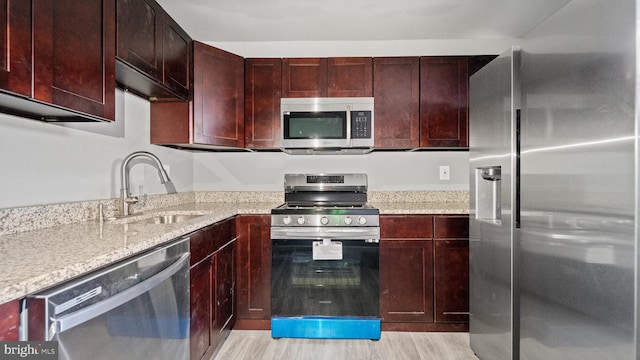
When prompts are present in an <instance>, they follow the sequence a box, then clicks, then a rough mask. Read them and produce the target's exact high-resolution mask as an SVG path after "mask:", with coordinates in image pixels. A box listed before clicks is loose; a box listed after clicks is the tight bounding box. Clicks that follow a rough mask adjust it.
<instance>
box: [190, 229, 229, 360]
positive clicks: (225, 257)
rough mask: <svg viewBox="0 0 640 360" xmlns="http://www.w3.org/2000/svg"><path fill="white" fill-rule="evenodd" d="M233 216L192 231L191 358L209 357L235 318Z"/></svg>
mask: <svg viewBox="0 0 640 360" xmlns="http://www.w3.org/2000/svg"><path fill="white" fill-rule="evenodd" d="M234 237H235V219H233V218H230V219H227V220H224V221H222V222H219V223H216V224H213V225H211V226H208V227H206V228H204V229H202V230H199V231H196V232H195V233H193V234H191V241H190V243H191V268H190V278H191V286H190V304H191V324H190V330H191V339H190V342H191V343H190V350H191V359H192V360H194V359H209V358H211V356H212V355H213V354H214V353H215V351H216V349H217V348H218V347H219V345H220V344H221V343H222V341H223V340H224V339H225V338H226V336H227V335H228V333H229V332H230V331H231V327H232V326H233V321H234V320H235V319H234V308H233V304H234V291H235V290H234V287H235V277H234V271H233V269H234V267H235V246H236V245H235V239H234Z"/></svg>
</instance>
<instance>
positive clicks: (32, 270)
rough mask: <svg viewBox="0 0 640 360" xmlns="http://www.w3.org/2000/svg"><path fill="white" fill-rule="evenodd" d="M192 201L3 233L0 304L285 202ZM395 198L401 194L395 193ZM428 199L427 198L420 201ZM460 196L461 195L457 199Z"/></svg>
mask: <svg viewBox="0 0 640 360" xmlns="http://www.w3.org/2000/svg"><path fill="white" fill-rule="evenodd" d="M266 200H267V201H257V202H191V203H185V204H181V205H175V206H168V207H163V208H158V209H154V210H150V211H145V212H144V213H142V214H140V215H136V216H135V218H131V219H129V220H128V221H132V220H135V219H143V218H148V217H152V216H154V215H155V214H158V213H163V214H165V213H166V214H197V215H202V216H200V217H197V218H194V219H191V220H188V221H185V222H182V223H177V224H164V225H150V224H131V223H129V224H126V223H124V222H123V221H122V220H115V221H107V222H105V223H104V225H103V226H102V227H101V226H100V224H99V223H98V222H97V221H95V220H90V221H82V222H77V223H71V224H62V225H56V226H51V227H48V228H43V229H36V230H32V231H23V232H18V233H13V234H8V235H3V236H0V253H1V254H2V261H0V304H1V303H4V302H6V301H9V300H13V299H16V298H21V297H24V296H25V295H28V294H31V293H35V292H38V291H41V290H43V289H45V288H47V287H51V286H53V285H56V284H59V283H61V282H63V281H66V280H69V279H71V278H74V277H77V276H79V275H82V274H85V273H87V272H90V271H93V270H96V269H98V268H101V267H104V266H106V265H109V264H112V263H114V262H117V261H119V260H122V259H125V258H127V257H129V256H132V255H135V254H138V253H141V252H143V251H145V250H148V249H150V248H153V247H155V246H158V245H161V244H163V243H165V242H168V241H170V240H173V239H176V238H179V237H180V236H183V235H186V234H189V233H191V232H193V231H196V230H198V229H200V228H203V227H205V226H207V225H210V224H213V223H216V222H218V221H221V220H224V219H226V218H228V217H231V216H234V215H238V214H269V213H270V211H271V209H272V208H274V207H276V206H278V205H280V204H281V203H282V202H281V201H277V200H274V199H266ZM371 200H372V201H370V203H371V204H372V205H373V206H375V207H377V208H379V209H380V213H381V214H467V213H468V212H469V210H468V207H469V205H468V201H466V202H465V201H463V200H464V197H463V198H462V201H448V202H440V201H438V200H439V199H435V200H436V201H427V200H434V199H417V201H416V199H411V200H412V201H406V202H405V201H393V199H388V198H385V197H376V198H373V199H371ZM396 200H397V199H396ZM422 200H425V201H422ZM454 200H458V199H454Z"/></svg>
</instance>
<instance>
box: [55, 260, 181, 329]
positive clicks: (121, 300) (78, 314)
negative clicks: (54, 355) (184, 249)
mask: <svg viewBox="0 0 640 360" xmlns="http://www.w3.org/2000/svg"><path fill="white" fill-rule="evenodd" d="M189 256H190V253H185V254H183V255H182V256H180V258H179V259H178V260H176V262H174V263H173V264H171V265H169V266H168V267H166V268H165V269H164V270H162V271H160V272H159V273H157V274H155V275H153V276H152V277H150V278H148V279H147V280H145V281H143V282H141V283H139V284H136V285H134V286H132V287H130V288H128V289H126V290H124V291H122V292H120V293H118V294H116V295H114V296H112V297H110V298H107V299H105V300H102V301H100V302H98V303H95V304H93V305H89V306H87V307H86V308H84V309H81V310H78V311H75V312H72V313H70V314H67V315H64V316H61V317H59V318H57V319H55V318H54V319H52V320H54V323H53V324H52V325H55V332H52V334H51V336H50V339H49V340H51V339H52V338H53V336H54V335H55V333H62V332H64V331H67V330H69V329H72V328H74V327H76V326H78V325H80V324H82V323H85V322H87V321H89V320H91V319H93V318H96V317H98V316H100V315H102V314H104V313H106V312H108V311H110V310H113V309H115V308H117V307H118V306H120V305H122V304H125V303H127V302H128V301H130V300H132V299H135V298H136V297H138V296H140V295H142V294H144V293H145V292H147V291H149V290H151V289H153V288H154V287H156V286H158V285H160V284H161V283H162V282H164V281H165V280H167V279H169V278H170V277H172V276H173V275H174V274H175V273H177V272H178V271H179V270H180V268H182V267H183V266H184V265H185V264H186V263H187V262H188V261H189Z"/></svg>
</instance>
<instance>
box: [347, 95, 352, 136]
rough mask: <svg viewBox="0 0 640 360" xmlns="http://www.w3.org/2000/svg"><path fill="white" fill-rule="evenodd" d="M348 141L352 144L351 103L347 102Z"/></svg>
mask: <svg viewBox="0 0 640 360" xmlns="http://www.w3.org/2000/svg"><path fill="white" fill-rule="evenodd" d="M346 126H347V141H349V145H348V146H351V145H352V143H351V142H352V141H351V105H349V104H347V125H346Z"/></svg>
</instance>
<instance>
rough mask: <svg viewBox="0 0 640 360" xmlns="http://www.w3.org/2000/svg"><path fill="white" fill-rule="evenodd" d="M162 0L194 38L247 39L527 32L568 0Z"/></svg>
mask: <svg viewBox="0 0 640 360" xmlns="http://www.w3.org/2000/svg"><path fill="white" fill-rule="evenodd" d="M574 1H576V0H574ZM158 2H159V3H160V5H161V6H162V7H163V8H164V9H165V10H166V11H167V12H168V13H169V14H170V15H171V16H172V17H173V18H174V19H175V20H176V21H177V22H178V23H179V24H180V25H181V26H182V27H183V28H184V29H185V30H186V31H187V33H189V35H190V36H191V37H192V38H194V39H195V40H198V41H202V42H249V41H382V40H421V39H494V38H522V37H523V36H524V35H525V34H527V33H528V32H529V31H530V30H532V29H533V28H534V27H535V26H537V25H538V24H540V23H541V22H543V21H544V20H545V19H547V18H548V17H549V16H550V15H551V14H553V13H554V12H556V11H557V10H558V9H560V8H561V7H563V6H564V5H565V4H566V3H568V2H569V0H322V1H311V0H158Z"/></svg>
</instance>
